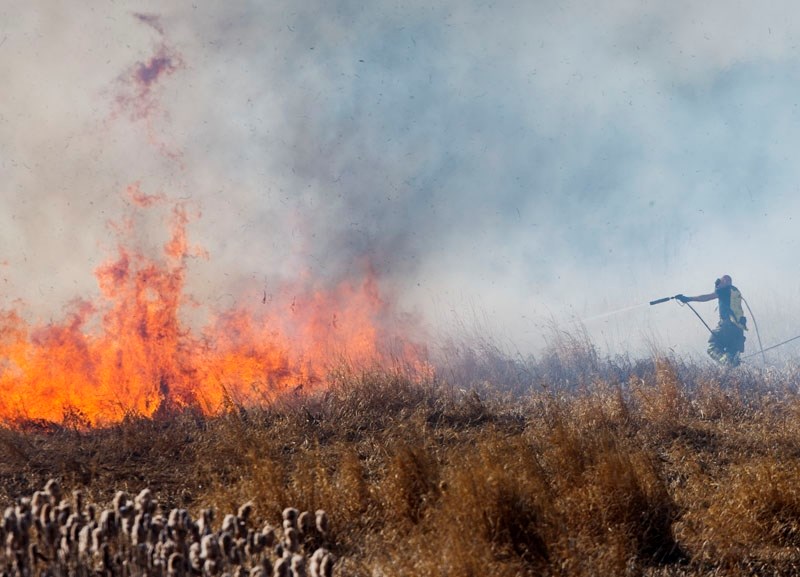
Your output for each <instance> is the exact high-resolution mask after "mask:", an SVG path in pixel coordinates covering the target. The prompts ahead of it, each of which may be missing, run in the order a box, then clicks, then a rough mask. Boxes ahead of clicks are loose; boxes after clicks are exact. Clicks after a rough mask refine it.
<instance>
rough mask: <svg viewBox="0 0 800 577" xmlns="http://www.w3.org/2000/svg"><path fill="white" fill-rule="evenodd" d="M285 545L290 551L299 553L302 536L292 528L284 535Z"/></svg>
mask: <svg viewBox="0 0 800 577" xmlns="http://www.w3.org/2000/svg"><path fill="white" fill-rule="evenodd" d="M283 545H284V547H286V549H287V550H288V551H291V552H292V553H297V551H298V549H299V548H300V536H299V534H298V532H297V529H295V528H293V527H290V528H288V529H286V531H284V533H283Z"/></svg>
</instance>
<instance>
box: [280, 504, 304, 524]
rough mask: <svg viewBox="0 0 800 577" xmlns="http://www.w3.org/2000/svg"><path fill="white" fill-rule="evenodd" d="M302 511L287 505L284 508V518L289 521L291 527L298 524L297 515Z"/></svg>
mask: <svg viewBox="0 0 800 577" xmlns="http://www.w3.org/2000/svg"><path fill="white" fill-rule="evenodd" d="M299 514H300V512H299V511H298V510H297V509H295V508H294V507H286V508H285V509H284V510H283V520H284V522H286V521H288V522H289V523H290V526H291V527H296V526H297V516H298V515H299Z"/></svg>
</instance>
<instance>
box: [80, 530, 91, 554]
mask: <svg viewBox="0 0 800 577" xmlns="http://www.w3.org/2000/svg"><path fill="white" fill-rule="evenodd" d="M92 525H93V523H89V524H87V525H84V526H83V527H81V530H80V531H79V532H78V553H79V554H81V555H89V554H90V553H91V551H92V550H91V545H92V531H93V529H94V527H93V526H92Z"/></svg>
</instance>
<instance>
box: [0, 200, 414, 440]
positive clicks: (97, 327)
mask: <svg viewBox="0 0 800 577" xmlns="http://www.w3.org/2000/svg"><path fill="white" fill-rule="evenodd" d="M128 193H129V195H131V197H132V198H134V200H135V201H136V203H135V204H136V205H137V206H139V207H146V206H150V205H151V204H153V203H154V202H155V201H156V200H160V199H156V198H155V197H150V196H145V195H143V194H142V193H141V192H140V191H139V189H138V186H136V185H134V186H133V187H132V188H129V190H128ZM188 221H189V218H188V216H187V213H186V210H185V207H184V206H182V205H178V206H176V207H175V208H174V210H173V213H172V236H171V238H170V239H169V240H168V241H167V243H166V244H165V245H164V247H163V256H162V258H161V259H154V258H148V257H146V256H145V255H144V254H143V253H142V252H141V251H139V252H132V251H131V250H130V249H129V248H126V247H125V246H122V245H121V246H120V247H119V249H118V254H117V255H116V257H115V258H114V259H113V260H111V261H110V262H107V263H105V264H103V265H102V266H100V267H99V268H97V270H96V271H95V276H96V277H97V280H98V284H99V287H100V291H101V295H102V296H101V298H100V300H99V302H98V303H96V304H95V303H91V302H88V301H85V300H78V301H75V302H74V303H72V305H71V307H70V312H69V314H68V315H67V318H66V319H65V320H63V321H62V322H60V323H58V324H53V323H51V324H47V325H42V326H37V325H35V324H31V323H29V322H28V321H26V320H24V319H23V317H22V315H21V314H20V313H19V312H17V311H15V310H9V311H4V312H0V391H1V392H0V419H4V420H6V421H17V420H21V419H26V420H27V419H42V420H47V421H53V422H61V421H63V420H64V419H65V418H66V415H79V416H80V419H81V420H82V421H84V422H85V423H87V424H89V425H102V424H108V423H113V422H118V421H120V420H121V419H123V418H124V417H125V416H126V415H127V414H130V413H135V414H141V415H144V416H153V415H155V414H156V413H157V412H159V411H169V410H172V409H180V408H182V407H198V408H200V409H201V410H202V411H203V412H204V413H206V414H212V413H214V412H216V411H218V410H219V409H220V408H221V407H222V406H223V405H224V403H225V402H226V399H230V400H233V401H235V402H238V403H243V404H255V403H266V402H270V401H272V400H274V399H275V398H276V397H277V396H278V395H280V394H281V393H282V392H285V391H287V390H293V389H295V388H297V387H298V386H306V387H307V388H308V387H314V386H321V383H323V382H324V377H325V371H326V369H327V368H329V367H330V366H331V363H332V362H335V361H336V360H337V358H338V355H346V357H347V359H348V360H349V361H351V362H354V363H369V362H375V361H378V362H382V361H385V358H384V357H383V355H382V352H381V347H382V344H384V343H386V342H388V340H389V338H390V335H389V334H388V332H387V331H386V330H384V329H383V328H382V319H384V318H387V314H388V313H389V312H390V311H389V309H390V307H389V305H388V304H387V303H386V302H385V301H384V300H382V299H381V297H380V294H379V291H378V283H377V280H376V278H375V275H374V274H373V273H368V274H367V275H366V277H365V279H364V280H363V281H362V282H360V283H350V282H342V283H341V284H339V285H338V286H336V287H334V288H333V289H331V290H328V291H323V290H306V291H296V292H295V293H294V296H293V298H292V304H291V306H289V307H286V308H285V309H283V311H281V309H278V310H277V312H276V311H275V310H272V309H273V308H274V307H270V306H268V303H267V302H266V295H265V297H264V302H263V303H260V304H261V306H260V307H258V308H261V309H262V310H263V309H270V310H271V311H272V312H266V313H264V312H260V313H258V312H256V311H255V310H254V309H255V308H256V307H250V308H249V309H248V308H246V307H236V308H232V309H229V310H224V311H219V312H212V313H211V320H210V321H209V322H208V323H207V324H206V326H205V327H204V328H202V329H200V330H191V329H189V328H187V326H185V324H186V323H182V322H181V310H182V308H183V307H184V306H186V305H191V304H192V301H191V299H189V298H187V297H186V296H184V290H183V289H184V284H185V276H186V262H187V257H189V256H197V255H198V254H201V255H202V253H201V252H199V251H197V250H196V249H194V248H192V247H190V246H189V243H188V241H187V234H186V226H187V223H188ZM127 226H128V227H130V226H132V225H131V224H130V223H128V224H127ZM123 230H124V227H123ZM287 300H288V297H287ZM281 312H282V314H281ZM404 354H408V350H405V351H404ZM412 362H414V361H413V360H412Z"/></svg>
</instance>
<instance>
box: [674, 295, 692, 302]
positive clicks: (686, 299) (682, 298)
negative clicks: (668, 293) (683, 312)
mask: <svg viewBox="0 0 800 577" xmlns="http://www.w3.org/2000/svg"><path fill="white" fill-rule="evenodd" d="M672 298H674V299H675V300H676V301H681V302H682V303H688V302H689V297H687V296H684V295H675V296H674V297H672Z"/></svg>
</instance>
